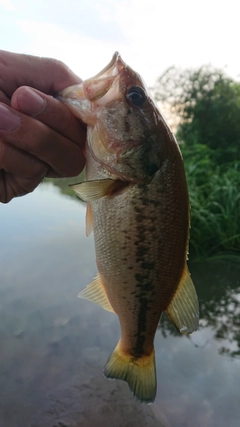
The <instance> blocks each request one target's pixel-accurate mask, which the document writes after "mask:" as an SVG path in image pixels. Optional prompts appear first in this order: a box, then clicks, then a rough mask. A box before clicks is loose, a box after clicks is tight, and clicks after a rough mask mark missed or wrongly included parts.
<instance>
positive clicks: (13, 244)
mask: <svg viewBox="0 0 240 427" xmlns="http://www.w3.org/2000/svg"><path fill="white" fill-rule="evenodd" d="M84 218H85V206H84V204H81V202H79V201H77V200H75V199H72V198H70V197H69V196H67V195H64V194H62V193H61V192H60V190H59V189H58V188H57V187H54V186H53V185H52V184H43V185H41V186H40V187H39V188H38V189H37V190H36V191H35V192H34V193H32V194H31V195H28V196H26V197H23V198H19V199H15V200H13V201H12V202H11V203H10V204H8V205H0V224H1V245H0V272H1V273H0V346H1V347H0V384H1V387H0V426H1V427H22V426H24V427H28V426H29V427H64V426H67V427H77V426H83V427H88V426H89V427H92V426H94V427H98V426H102V425H104V426H111V427H115V426H119V427H121V426H123V427H127V426H129V427H130V426H131V427H134V426H135V425H136V426H146V425H147V426H148V427H151V426H159V427H160V426H163V425H165V426H166V425H169V426H172V427H193V426H194V427H202V426H204V427H215V426H218V427H223V426H224V427H225V426H226V425H227V426H228V427H236V426H239V419H240V405H239V403H240V398H239V384H240V356H239V354H240V320H239V319H240V316H239V313H240V274H239V273H240V268H239V266H238V265H236V264H229V263H227V262H223V261H221V262H220V261H219V262H211V263H204V264H195V265H194V264H193V265H191V266H190V269H191V272H192V277H193V280H194V282H195V284H196V287H197V290H198V293H199V299H200V306H201V324H200V328H199V330H198V331H197V332H195V333H194V334H192V335H191V337H190V338H188V337H184V336H180V335H179V334H178V333H177V332H176V331H175V329H174V327H172V326H171V324H170V323H169V322H168V320H167V319H163V322H162V326H161V328H160V330H159V331H158V332H157V334H156V340H155V350H156V364H157V375H158V393H157V398H156V402H155V403H154V404H153V405H150V406H147V405H141V404H139V403H138V402H137V401H136V400H135V399H133V397H132V395H131V393H130V391H129V389H128V386H127V385H126V384H125V383H124V382H122V381H110V380H107V379H105V378H104V377H103V375H102V369H103V366H104V365H105V363H106V360H107V358H108V356H109V354H110V353H111V351H112V350H113V348H114V347H115V345H116V342H117V339H118V336H119V325H118V319H117V317H116V316H115V315H114V314H112V313H109V312H106V311H104V310H103V309H101V308H100V307H98V306H96V305H95V304H92V303H90V302H87V301H84V300H80V299H78V298H77V294H78V292H79V291H80V290H81V289H83V287H84V286H85V285H86V284H87V283H89V281H90V280H91V279H92V277H93V276H94V275H95V273H96V267H95V255H94V248H93V239H92V237H90V238H86V237H85V227H84Z"/></svg>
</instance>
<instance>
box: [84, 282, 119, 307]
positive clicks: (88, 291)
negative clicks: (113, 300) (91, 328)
mask: <svg viewBox="0 0 240 427" xmlns="http://www.w3.org/2000/svg"><path fill="white" fill-rule="evenodd" d="M78 298H83V299H87V300H88V301H92V302H95V303H96V304H98V305H100V306H101V307H102V308H104V309H105V310H107V311H112V312H113V313H115V312H114V310H113V308H112V306H111V304H110V302H109V299H108V297H107V294H106V291H105V288H104V285H103V283H102V281H101V279H100V277H99V275H98V276H96V277H95V278H94V279H93V281H92V282H91V283H89V285H87V286H86V288H84V289H83V290H82V291H81V292H79V294H78Z"/></svg>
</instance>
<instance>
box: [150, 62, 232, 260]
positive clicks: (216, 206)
mask: <svg viewBox="0 0 240 427" xmlns="http://www.w3.org/2000/svg"><path fill="white" fill-rule="evenodd" d="M155 95H156V98H157V100H159V101H161V102H162V103H163V104H165V108H166V107H167V108H169V109H170V110H171V112H172V113H173V114H175V116H176V117H177V118H178V123H179V124H178V128H177V139H178V140H179V141H180V147H181V150H182V153H183V158H184V164H185V169H186V175H187V180H188V186H189V195H190V202H191V238H190V255H193V256H194V257H195V258H196V257H197V258H199V257H213V256H215V257H216V255H218V256H219V254H223V253H224V254H231V256H232V257H234V258H235V259H236V257H240V83H239V82H235V81H234V80H232V79H231V78H229V77H228V76H226V74H225V73H224V72H223V71H222V70H217V69H211V68H210V67H209V66H203V67H201V68H199V69H198V70H191V69H188V70H178V69H176V68H175V67H171V68H169V69H168V70H167V71H166V72H165V73H164V74H163V75H162V76H161V77H160V78H159V79H158V82H157V85H156V87H155ZM238 260H239V258H238Z"/></svg>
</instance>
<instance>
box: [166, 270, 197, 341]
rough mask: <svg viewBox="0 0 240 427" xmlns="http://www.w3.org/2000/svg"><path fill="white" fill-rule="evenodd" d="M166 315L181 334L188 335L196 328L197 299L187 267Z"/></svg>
mask: <svg viewBox="0 0 240 427" xmlns="http://www.w3.org/2000/svg"><path fill="white" fill-rule="evenodd" d="M166 313H167V315H168V317H169V318H170V319H171V321H172V322H173V323H174V324H175V326H176V327H177V329H178V330H179V331H180V332H181V333H182V334H190V333H191V332H193V331H195V330H196V329H197V328H198V319H199V306H198V297H197V293H196V290H195V287H194V284H193V282H192V279H191V277H190V273H189V271H188V267H187V265H185V268H184V271H183V274H182V277H181V280H180V283H179V285H178V288H177V290H176V292H175V295H174V296H173V299H172V301H171V302H170V304H169V306H168V308H167V310H166Z"/></svg>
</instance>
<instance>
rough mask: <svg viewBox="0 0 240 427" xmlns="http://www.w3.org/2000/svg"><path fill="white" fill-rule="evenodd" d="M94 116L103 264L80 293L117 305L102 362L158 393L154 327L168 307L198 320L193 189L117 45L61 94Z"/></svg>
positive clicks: (139, 394) (92, 199)
mask: <svg viewBox="0 0 240 427" xmlns="http://www.w3.org/2000/svg"><path fill="white" fill-rule="evenodd" d="M58 99H60V100H61V101H62V102H64V104H65V105H67V106H68V108H70V110H71V111H72V112H73V114H74V115H75V116H76V117H78V118H80V119H81V120H82V121H83V122H84V123H85V124H86V125H87V144H86V152H85V156H86V181H84V182H82V183H80V184H75V185H72V186H71V187H72V189H73V190H74V191H75V192H76V193H77V195H78V196H79V197H80V198H81V199H82V200H84V201H86V202H87V212H86V234H87V236H89V235H90V234H91V232H92V231H93V232H94V241H95V252H96V264H97V270H98V274H97V276H96V277H95V278H94V279H93V281H92V282H91V283H90V284H89V285H87V287H86V288H85V289H83V290H82V291H81V292H80V293H79V297H80V298H84V299H87V300H89V301H92V302H95V303H97V304H99V305H100V306H101V307H103V308H104V309H106V310H108V311H110V312H114V313H116V314H117V316H118V318H119V322H120V327H121V335H120V339H119V341H118V343H117V345H116V348H115V349H114V350H113V353H112V354H111V356H110V357H109V359H108V361H107V363H106V366H105V368H104V374H105V376H106V377H108V378H113V379H120V380H123V381H126V382H127V383H128V385H129V387H130V390H131V391H132V392H133V395H134V396H135V397H136V398H137V399H138V400H139V401H140V402H145V403H151V402H153V401H154V399H155V397H156V391H157V378H156V363H155V351H154V337H155V333H156V330H157V328H158V324H159V321H160V317H161V315H162V313H163V312H165V313H166V314H167V315H168V317H169V318H170V320H171V321H172V322H173V324H174V325H175V326H176V327H177V329H178V330H179V331H180V333H182V334H189V333H191V332H193V331H195V330H196V329H197V327H198V319H199V307H198V297H197V294H196V290H195V287H194V284H193V282H192V279H191V276H190V273H189V270H188V267H187V258H188V245H189V227H190V208H189V196H188V188H187V182H186V176H185V171H184V164H183V159H182V155H181V152H180V149H179V146H178V143H177V141H176V139H175V137H174V135H173V133H172V131H171V130H170V128H169V126H168V125H167V123H166V121H165V120H164V118H163V116H162V114H161V113H160V111H159V109H158V106H157V105H156V104H155V103H154V100H153V99H152V97H151V95H150V93H149V91H148V89H147V87H146V85H145V83H144V81H143V79H142V78H141V77H140V75H139V74H138V73H137V72H135V71H134V70H133V69H132V68H131V67H130V66H128V65H127V64H126V63H125V62H124V61H123V60H122V58H121V56H120V55H119V53H118V52H116V53H115V54H114V56H113V58H112V60H111V62H110V63H109V64H108V65H107V66H106V67H105V68H104V69H103V70H102V71H101V72H100V73H98V74H97V75H95V76H94V77H92V78H90V79H87V80H85V81H83V82H82V83H80V84H78V85H74V86H70V87H67V88H66V89H64V90H63V91H62V92H61V93H59V94H58Z"/></svg>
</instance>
